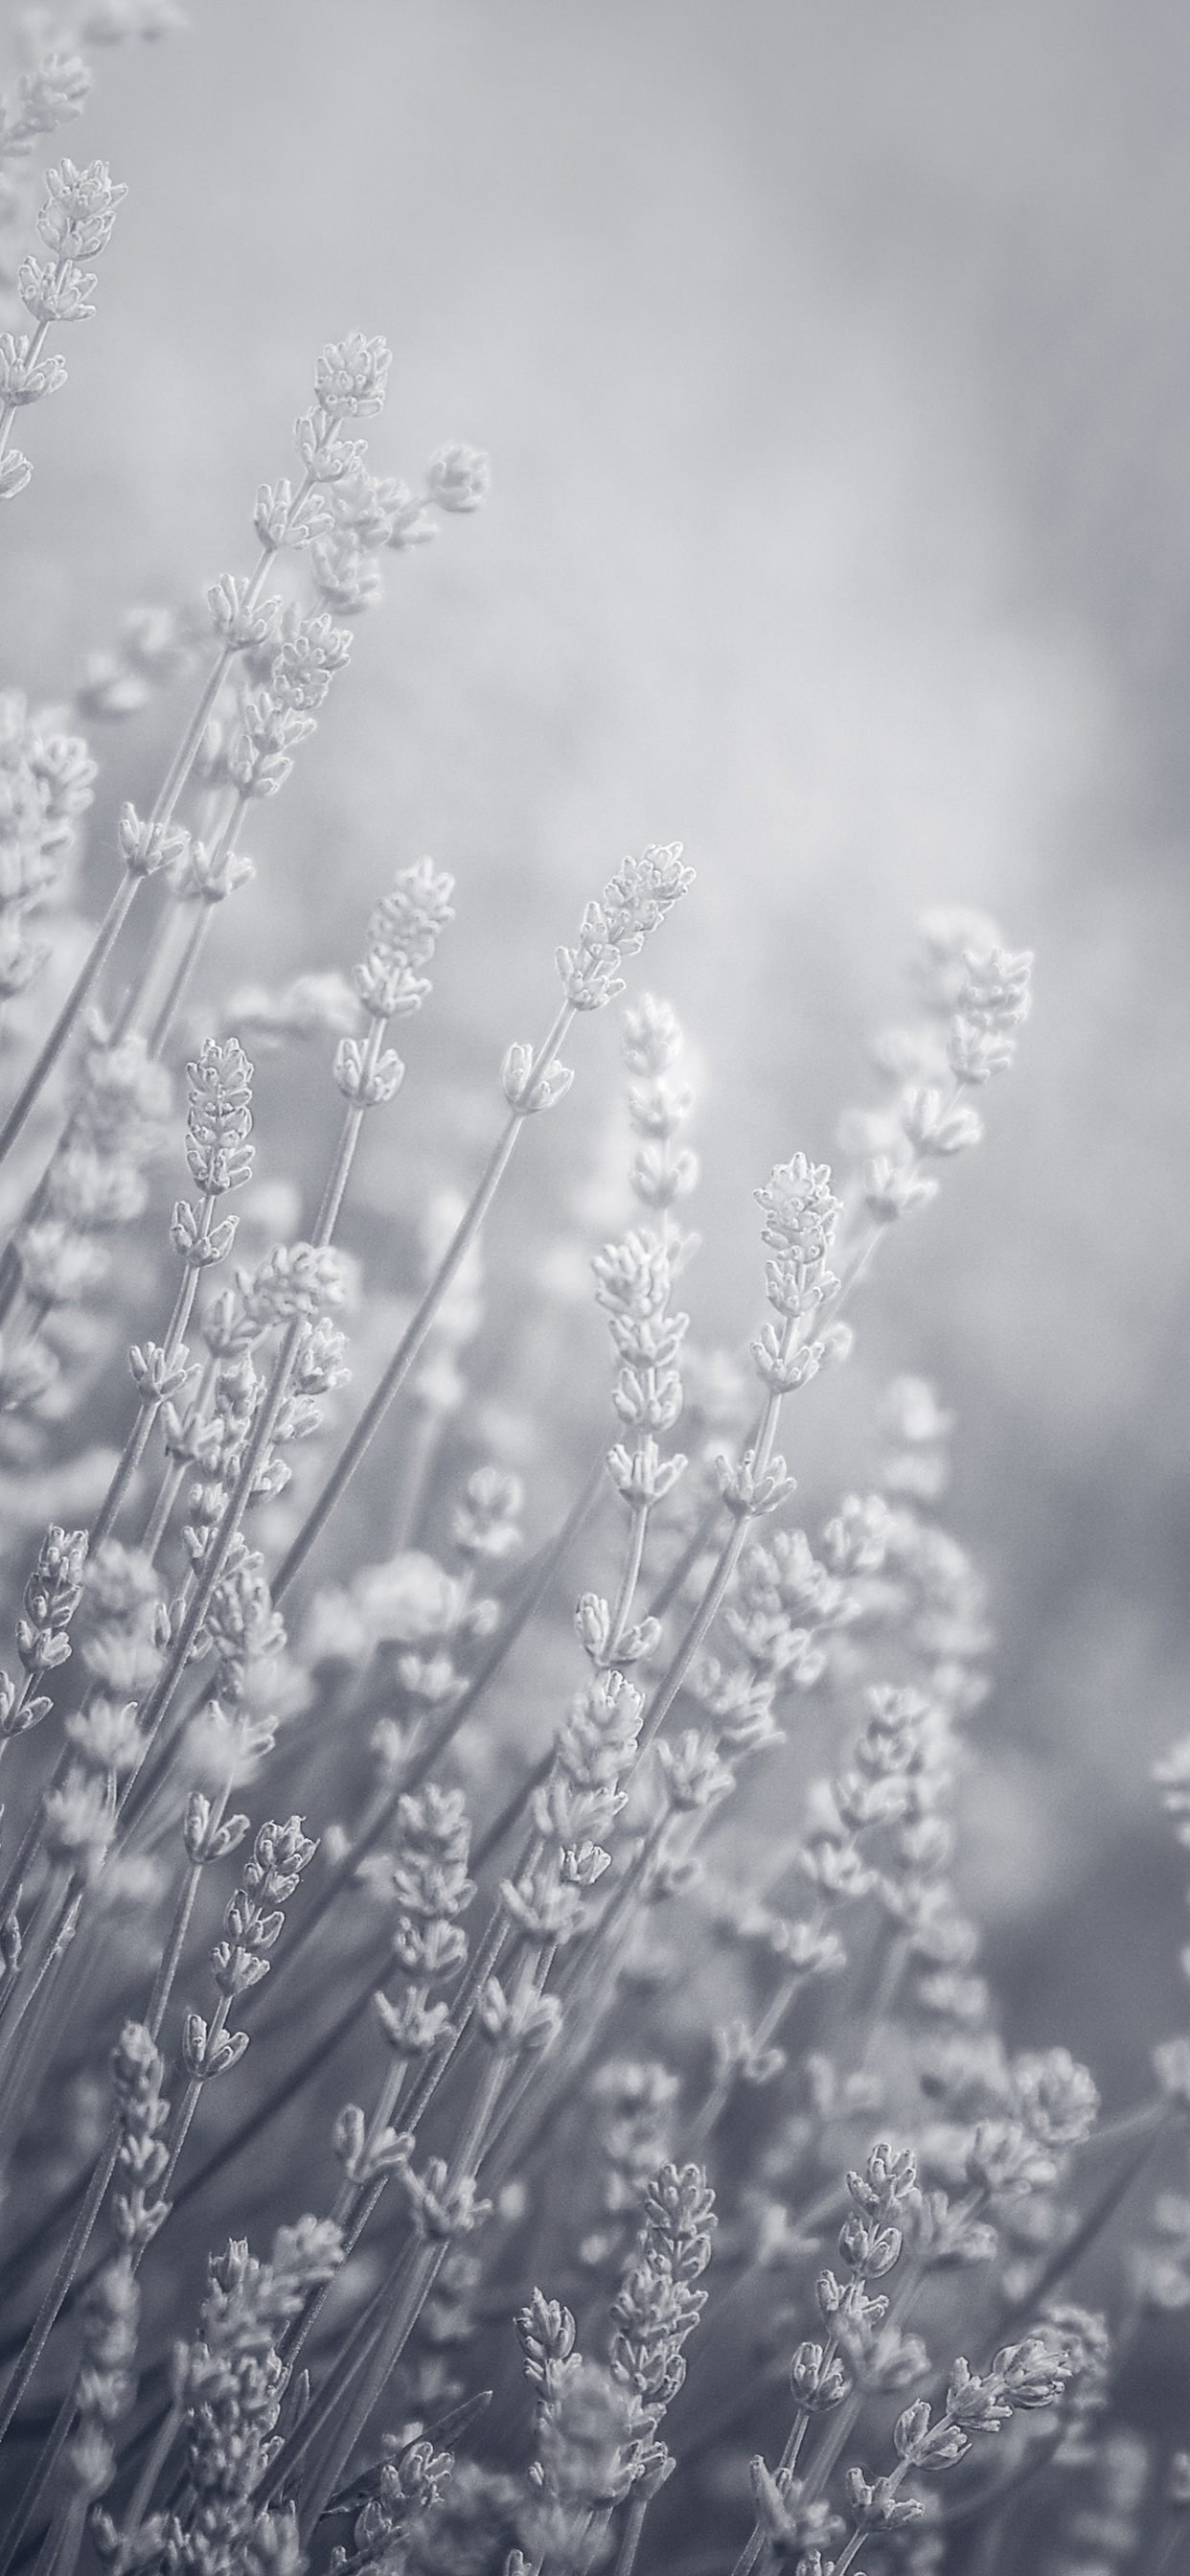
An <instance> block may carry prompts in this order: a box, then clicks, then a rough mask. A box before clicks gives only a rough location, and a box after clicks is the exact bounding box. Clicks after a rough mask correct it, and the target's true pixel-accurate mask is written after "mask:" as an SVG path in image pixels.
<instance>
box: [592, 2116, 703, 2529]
mask: <svg viewBox="0 0 1190 2576" xmlns="http://www.w3.org/2000/svg"><path fill="white" fill-rule="evenodd" d="M714 2209H715V2195H714V2193H713V2191H711V2189H710V2188H709V2185H708V2183H707V2178H706V2175H705V2173H704V2171H703V2169H702V2166H701V2165H696V2164H687V2165H674V2164H667V2165H663V2166H662V2167H661V2170H660V2172H659V2173H658V2174H656V2175H655V2176H654V2178H653V2180H652V2181H651V2182H650V2183H649V2185H648V2188H647V2190H646V2192H645V2202H644V2227H643V2230H642V2233H641V2238H640V2243H639V2245H638V2247H637V2250H636V2256H635V2259H634V2261H633V2263H632V2265H631V2268H630V2270H629V2271H628V2273H627V2274H626V2276H625V2279H624V2281H623V2282H622V2284H621V2287H620V2291H619V2294H618V2296H617V2298H616V2301H615V2304H614V2306H613V2308H612V2324H613V2327H614V2329H615V2331H614V2334H613V2338H612V2346H611V2353H610V2361H611V2369H612V2374H613V2377H614V2378H616V2379H618V2380H620V2381H621V2383H622V2384H623V2386H624V2387H626V2388H629V2389H631V2390H632V2392H633V2394H634V2395H635V2396H636V2397H637V2399H638V2400H639V2401H640V2405H641V2408H642V2410H643V2422H645V2423H647V2427H648V2432H649V2435H650V2437H651V2439H650V2441H649V2444H648V2446H647V2448H646V2450H645V2452H644V2453H643V2455H642V2461H641V2468H640V2477H641V2478H642V2479H644V2480H645V2481H647V2483H648V2485H649V2487H650V2488H652V2487H655V2486H656V2485H659V2484H660V2483H661V2481H662V2479H663V2478H665V2477H667V2476H668V2475H669V2473H670V2470H671V2468H672V2466H673V2463H672V2461H671V2460H670V2457H669V2454H668V2453H667V2452H666V2450H665V2448H664V2445H663V2444H661V2443H659V2442H658V2441H657V2439H656V2434H657V2427H658V2425H659V2424H660V2422H661V2420H662V2417H663V2416H664V2414H665V2410H666V2408H667V2407H668V2406H669V2405H670V2403H671V2401H672V2400H673V2398H675V2397H676V2395H677V2393H678V2390H679V2388H680V2387H681V2385H682V2382H683V2380H684V2379H685V2376H686V2363H685V2360H684V2357H683V2354H682V2346H683V2344H684V2343H685V2342H686V2340H687V2338H688V2337H689V2336H690V2335H691V2334H692V2333H693V2331H694V2328H695V2326H696V2325H697V2323H698V2320H699V2317H700V2315H701V2314H702V2310H703V2308H704V2307H705V2305H706V2292H705V2290H699V2289H697V2288H696V2287H695V2284H696V2282H697V2281H698V2279H699V2278H700V2275H701V2274H702V2273H703V2272H705V2270H706V2268H707V2265H708V2263H709V2262H710V2259H711V2240H712V2235H713V2232H714V2228H715V2223H716V2222H715V2215H714Z"/></svg>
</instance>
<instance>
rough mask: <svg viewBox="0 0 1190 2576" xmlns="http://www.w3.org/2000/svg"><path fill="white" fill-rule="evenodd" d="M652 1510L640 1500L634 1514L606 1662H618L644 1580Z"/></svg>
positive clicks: (612, 1620)
mask: <svg viewBox="0 0 1190 2576" xmlns="http://www.w3.org/2000/svg"><path fill="white" fill-rule="evenodd" d="M649 1510H650V1506H649V1504H648V1503H639V1504H638V1505H637V1507H636V1509H635V1511H634V1512H633V1515H632V1527H631V1531H630V1533H629V1540H628V1549H627V1553H626V1555H625V1558H624V1568H623V1572H622V1573H621V1576H620V1585H619V1590H618V1592H617V1594H616V1606H615V1608H614V1610H613V1611H612V1616H611V1627H610V1629H609V1631H608V1640H607V1644H606V1646H605V1647H604V1650H603V1661H604V1663H605V1664H614V1663H615V1661H616V1657H617V1652H618V1649H619V1647H620V1644H621V1642H622V1640H623V1636H624V1630H625V1628H626V1627H627V1625H628V1620H629V1616H630V1614H631V1610H632V1604H633V1602H634V1600H635V1598H636V1587H637V1584H638V1583H639V1581H640V1569H641V1560H642V1558H643V1556H644V1552H645V1533H646V1531H647V1529H648V1526H649Z"/></svg>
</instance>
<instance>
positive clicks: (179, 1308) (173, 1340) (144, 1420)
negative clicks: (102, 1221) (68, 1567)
mask: <svg viewBox="0 0 1190 2576" xmlns="http://www.w3.org/2000/svg"><path fill="white" fill-rule="evenodd" d="M214 1204H215V1202H214V1199H213V1197H212V1196H211V1194H210V1193H209V1192H208V1193H207V1195H206V1196H205V1197H204V1199H203V1202H202V1213H201V1216H200V1219H199V1227H200V1232H202V1233H204V1234H205V1232H206V1229H207V1224H208V1222H209V1219H210V1214H211V1210H212V1208H213V1206H214ZM197 1290H198V1271H197V1269H194V1268H192V1267H191V1266H190V1265H189V1264H187V1267H186V1269H185V1270H184V1271H183V1273H182V1276H181V1279H180V1280H179V1282H178V1293H177V1296H176V1297H175V1299H174V1308H173V1313H172V1315H171V1316H170V1319H169V1322H168V1324H167V1325H166V1328H165V1340H164V1343H163V1346H162V1356H163V1360H164V1364H165V1366H166V1367H167V1368H172V1367H173V1365H174V1363H175V1361H176V1359H177V1356H178V1352H179V1350H180V1348H181V1344H182V1339H183V1336H184V1334H185V1331H186V1327H187V1325H188V1324H189V1321H190V1316H191V1312H192V1310H193V1306H194V1300H195V1296H196V1294H197ZM160 1410H161V1399H160V1397H159V1396H154V1395H149V1396H143V1397H142V1398H141V1403H140V1409H139V1412H138V1415H137V1419H136V1421H135V1423H134V1424H133V1427H132V1430H131V1431H130V1432H129V1434H128V1438H127V1440H126V1442H125V1444H124V1452H123V1455H122V1457H121V1459H120V1462H119V1465H118V1466H117V1468H116V1471H115V1474H114V1475H113V1477H112V1480H111V1483H110V1485H109V1486H108V1489H107V1492H106V1494H105V1495H104V1498H103V1501H102V1502H101V1504H100V1506H99V1510H98V1512H97V1514H96V1517H95V1520H94V1522H93V1524H92V1528H91V1539H90V1552H91V1554H92V1555H94V1553H95V1550H96V1549H97V1548H99V1547H101V1546H102V1545H103V1541H104V1540H105V1538H106V1537H107V1536H108V1534H109V1532H110V1531H111V1530H112V1529H113V1528H114V1526H115V1522H116V1516H117V1514H118V1512H119V1509H120V1505H121V1503H122V1502H123V1500H124V1496H125V1494H126V1493H127V1491H128V1488H129V1485H130V1484H131V1482H132V1479H133V1477H134V1475H135V1474H136V1471H137V1468H138V1467H139V1465H140V1462H141V1459H142V1458H143V1456H144V1454H145V1450H146V1449H147V1447H148V1445H149V1435H150V1433H151V1431H152V1429H153V1425H154V1423H155V1422H156V1420H157V1416H158V1414H159V1412H160Z"/></svg>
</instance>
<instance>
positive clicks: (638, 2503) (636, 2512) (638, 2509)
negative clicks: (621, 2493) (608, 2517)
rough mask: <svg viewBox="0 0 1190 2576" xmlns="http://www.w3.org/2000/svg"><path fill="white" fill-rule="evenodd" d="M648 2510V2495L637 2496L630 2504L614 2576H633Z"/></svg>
mask: <svg viewBox="0 0 1190 2576" xmlns="http://www.w3.org/2000/svg"><path fill="white" fill-rule="evenodd" d="M648 2510H649V2499H648V2497H647V2496H636V2497H635V2498H634V2500H633V2502H632V2503H631V2504H630V2505H629V2507H628V2512H627V2516H626V2518H625V2522H624V2529H623V2532H622V2533H621V2536H620V2554H619V2556H618V2558H617V2560H616V2564H615V2568H614V2571H613V2576H632V2570H633V2568H634V2567H635V2565H636V2553H637V2550H638V2549H639V2548H640V2536H641V2533H642V2531H643V2530H644V2527H645V2515H646V2514H647V2512H648Z"/></svg>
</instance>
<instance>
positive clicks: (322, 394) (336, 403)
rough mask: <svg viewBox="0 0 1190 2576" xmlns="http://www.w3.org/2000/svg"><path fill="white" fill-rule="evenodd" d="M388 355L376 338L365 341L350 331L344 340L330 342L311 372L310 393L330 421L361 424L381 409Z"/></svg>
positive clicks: (358, 333)
mask: <svg viewBox="0 0 1190 2576" xmlns="http://www.w3.org/2000/svg"><path fill="white" fill-rule="evenodd" d="M391 365H392V351H391V350H390V349H389V347H388V346H387V344H386V342H385V341H384V340H382V339H380V338H377V339H374V340H369V339H367V338H366V337H365V335H364V333H363V332H362V331H351V332H349V333H348V336H347V338H346V339H345V340H337V341H335V340H330V341H328V342H327V345H326V347H325V348H324V349H323V351H322V352H321V355H320V357H319V360H318V364H317V366H316V367H315V370H314V391H315V395H316V397H317V400H318V402H319V404H320V406H321V408H322V410H323V411H324V412H326V414H327V415H328V418H330V419H331V420H345V419H352V420H365V419H368V418H370V417H372V416H374V415H375V413H377V412H379V411H383V409H384V396H385V391H386V379H387V376H388V371H389V368H390V366H391Z"/></svg>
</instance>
